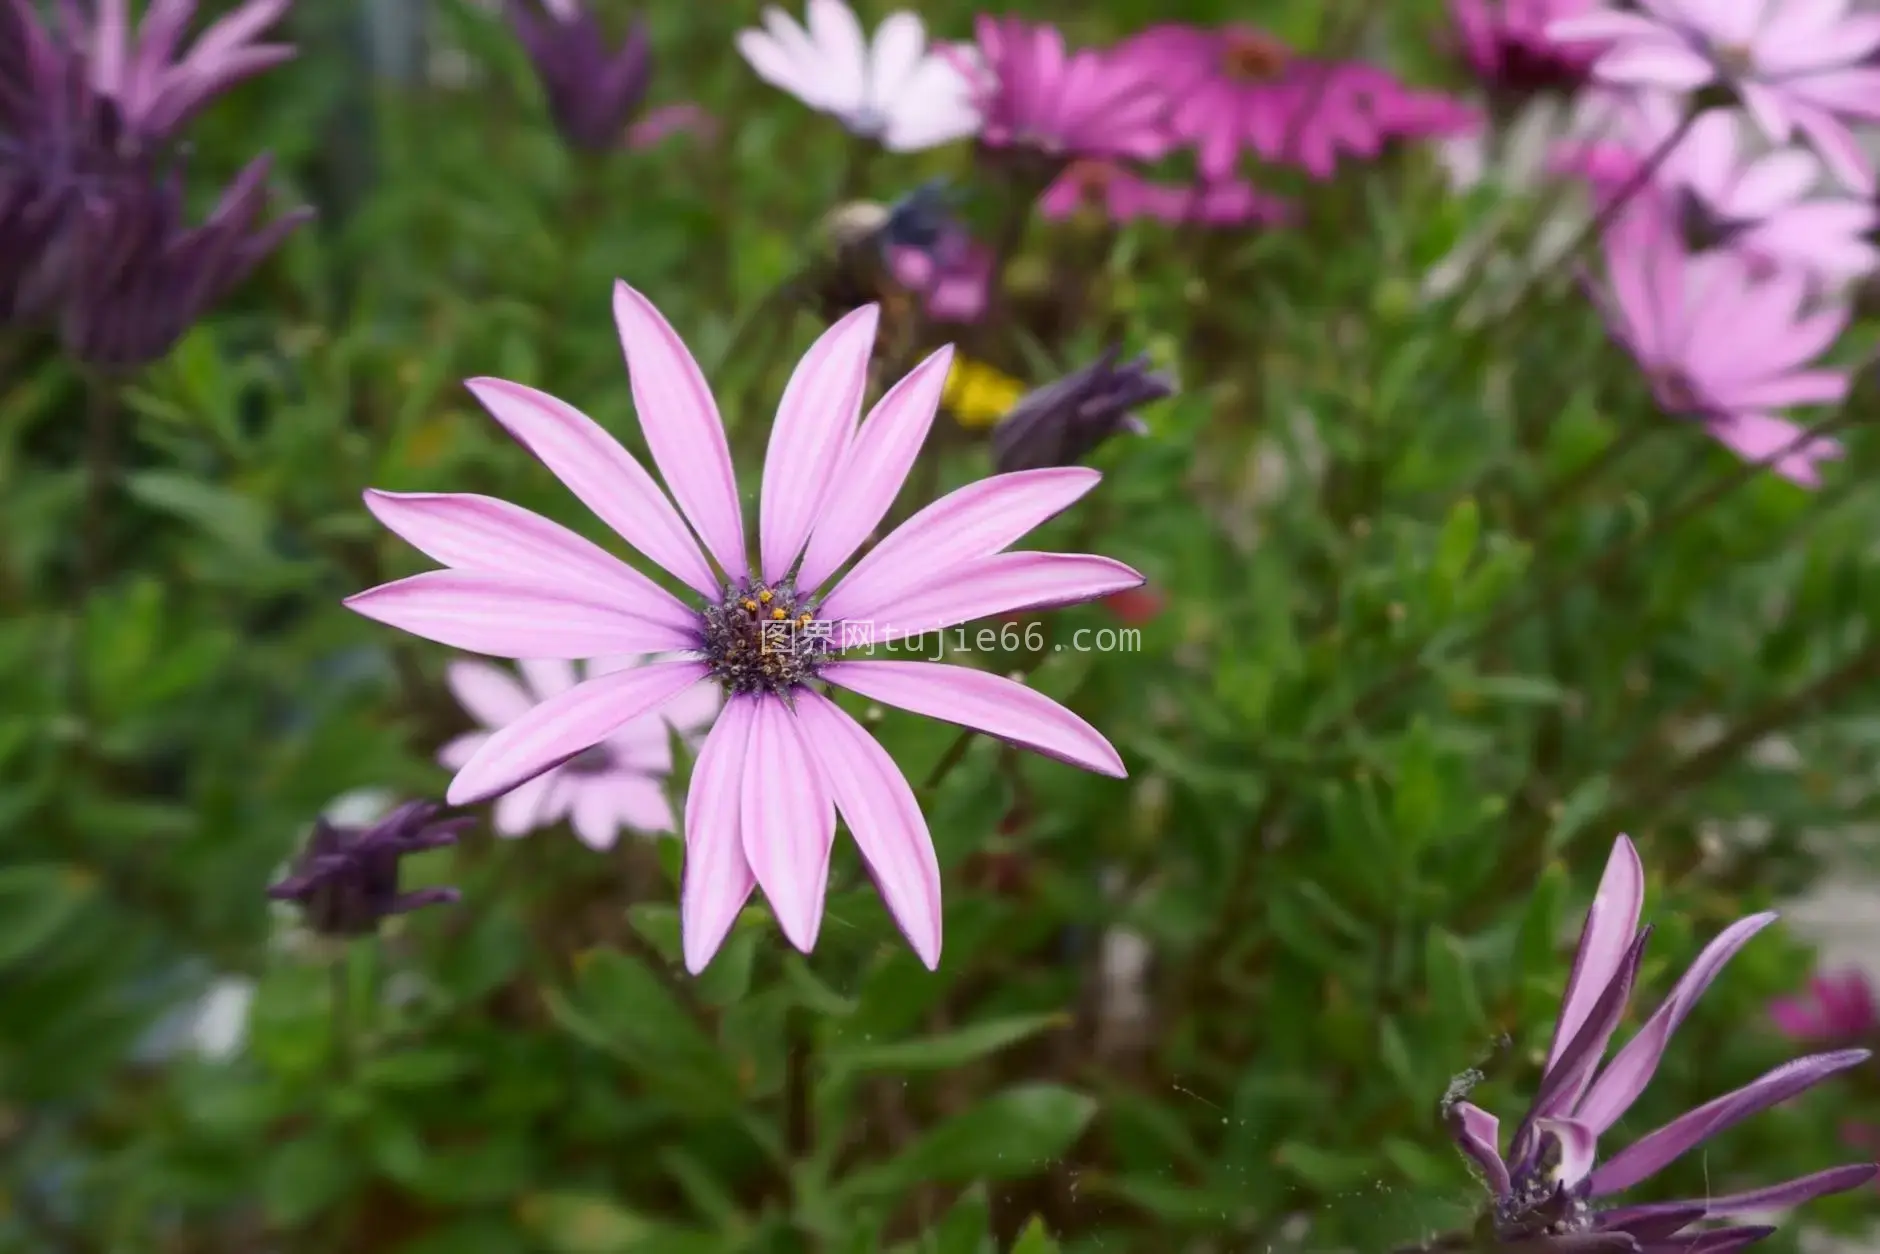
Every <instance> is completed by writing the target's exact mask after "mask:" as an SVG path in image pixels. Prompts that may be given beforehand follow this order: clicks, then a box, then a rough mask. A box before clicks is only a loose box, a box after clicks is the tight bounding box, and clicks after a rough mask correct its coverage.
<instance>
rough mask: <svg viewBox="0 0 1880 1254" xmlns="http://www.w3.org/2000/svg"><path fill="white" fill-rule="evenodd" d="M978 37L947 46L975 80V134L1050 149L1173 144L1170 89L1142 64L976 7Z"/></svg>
mask: <svg viewBox="0 0 1880 1254" xmlns="http://www.w3.org/2000/svg"><path fill="white" fill-rule="evenodd" d="M974 34H975V35H976V36H977V38H978V41H979V42H978V45H977V47H976V48H971V49H958V48H956V49H953V50H951V51H952V55H953V58H954V63H955V64H956V65H958V66H959V67H960V69H961V70H962V71H963V72H965V73H966V74H967V75H969V77H970V78H971V79H972V81H973V82H974V83H975V85H976V91H975V102H976V104H977V107H978V111H979V115H980V117H981V119H982V123H981V129H980V132H979V140H980V142H981V143H982V144H984V145H986V146H987V147H989V148H1022V149H1028V150H1031V151H1033V152H1037V153H1041V154H1043V155H1045V156H1048V157H1055V158H1066V159H1068V158H1073V157H1135V158H1137V159H1139V160H1153V159H1154V158H1156V157H1160V156H1162V155H1164V154H1165V153H1167V152H1168V151H1169V150H1170V149H1171V148H1172V147H1174V141H1173V139H1172V138H1171V136H1170V135H1169V133H1168V130H1167V128H1166V127H1165V126H1164V125H1163V115H1164V114H1165V113H1166V111H1167V108H1168V97H1167V95H1166V93H1165V92H1164V91H1163V88H1162V86H1161V85H1160V84H1159V83H1158V82H1156V81H1154V80H1153V79H1151V78H1150V77H1148V76H1147V75H1145V74H1144V73H1142V67H1140V66H1138V65H1137V64H1135V63H1134V62H1133V61H1130V60H1128V59H1125V58H1119V57H1118V56H1116V55H1115V54H1114V53H1112V52H1108V51H1103V50H1100V49H1095V48H1079V49H1077V50H1076V51H1074V52H1073V51H1069V50H1067V49H1066V48H1065V46H1064V35H1063V32H1061V31H1059V30H1058V29H1057V28H1056V27H1055V26H1045V25H1041V24H1038V25H1034V24H1033V23H1031V22H1026V21H1023V20H1021V19H1019V18H1015V17H1007V18H997V17H992V16H990V15H988V14H983V13H982V14H980V15H979V17H978V18H977V19H976V21H975V23H974Z"/></svg>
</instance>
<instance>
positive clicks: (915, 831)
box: [796, 689, 942, 971]
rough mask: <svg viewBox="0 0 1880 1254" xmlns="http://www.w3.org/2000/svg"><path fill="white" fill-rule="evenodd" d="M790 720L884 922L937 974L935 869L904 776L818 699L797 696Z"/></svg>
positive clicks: (810, 694) (879, 749) (817, 696)
mask: <svg viewBox="0 0 1880 1254" xmlns="http://www.w3.org/2000/svg"><path fill="white" fill-rule="evenodd" d="M796 717H797V721H798V724H799V725H800V726H801V728H802V731H803V743H804V744H806V745H807V746H808V747H809V751H810V755H811V756H812V757H814V758H815V759H816V761H817V763H818V764H819V765H820V766H821V768H822V771H823V775H824V776H825V778H827V780H828V782H829V787H830V789H831V791H833V792H834V793H835V801H836V807H837V809H839V810H841V812H842V817H843V818H844V819H845V820H846V821H847V822H848V825H849V834H850V835H852V836H854V838H855V843H856V845H857V846H858V847H859V848H860V849H861V851H862V857H863V858H864V859H865V860H866V861H867V863H868V869H869V871H870V872H871V873H872V875H873V876H874V880H875V887H876V888H877V889H878V890H879V891H880V893H881V900H882V904H883V905H885V906H886V907H887V909H888V916H889V917H890V918H892V919H893V920H894V922H895V924H896V926H898V927H899V928H900V929H901V935H903V936H905V937H906V938H907V943H908V944H909V945H911V946H912V947H913V949H914V953H915V954H916V955H917V956H918V957H919V958H920V960H921V962H923V963H924V964H926V967H927V969H928V970H929V971H933V970H937V969H939V966H940V929H941V922H942V912H941V905H940V862H939V859H938V858H937V857H936V856H935V855H934V848H933V837H932V836H931V835H930V834H929V833H928V831H927V820H926V818H925V817H924V816H923V815H922V814H921V812H920V803H919V802H918V801H916V800H915V798H914V790H913V789H912V788H911V787H909V786H908V782H907V777H906V776H904V775H902V774H901V768H900V767H898V766H896V765H895V763H894V759H893V758H891V757H889V756H888V753H887V751H886V750H885V749H883V748H882V747H881V746H880V745H879V744H877V743H876V741H875V738H874V737H873V736H870V735H869V734H868V732H867V731H865V730H864V729H863V727H862V725H861V724H860V723H857V722H856V721H855V720H854V719H852V718H850V717H849V716H848V715H847V714H846V713H844V712H843V711H842V708H841V707H840V706H838V705H836V704H835V703H834V702H833V701H831V700H829V698H827V697H825V696H823V695H822V694H821V693H818V692H814V691H811V690H807V689H806V690H804V691H803V692H800V693H798V694H797V698H796Z"/></svg>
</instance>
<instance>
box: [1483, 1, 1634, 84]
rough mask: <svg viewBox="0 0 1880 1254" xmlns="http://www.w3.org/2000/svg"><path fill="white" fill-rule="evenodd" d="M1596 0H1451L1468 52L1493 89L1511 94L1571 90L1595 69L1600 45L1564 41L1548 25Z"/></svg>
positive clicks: (1583, 81) (1581, 9) (1574, 13)
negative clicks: (1548, 28)
mask: <svg viewBox="0 0 1880 1254" xmlns="http://www.w3.org/2000/svg"><path fill="white" fill-rule="evenodd" d="M1595 2H1596V0H1450V6H1449V11H1450V16H1451V17H1452V18H1453V19H1454V20H1455V23H1456V31H1457V34H1459V35H1460V36H1461V38H1462V51H1463V55H1464V56H1466V57H1468V59H1469V64H1470V65H1471V66H1472V67H1473V68H1474V70H1475V72H1476V75H1477V76H1478V77H1480V78H1481V79H1482V81H1483V82H1484V83H1486V84H1487V85H1488V86H1489V88H1490V89H1491V90H1493V91H1496V92H1500V93H1505V94H1506V95H1509V96H1517V97H1521V96H1532V95H1538V94H1540V93H1542V92H1550V91H1552V92H1561V93H1566V94H1571V93H1573V92H1575V91H1578V90H1579V88H1580V86H1581V85H1582V84H1584V83H1585V82H1586V79H1587V75H1588V74H1589V73H1590V72H1591V70H1592V67H1593V61H1594V60H1595V59H1596V58H1597V57H1598V56H1599V54H1600V52H1601V49H1600V47H1599V46H1598V45H1596V44H1585V43H1562V42H1561V41H1559V40H1557V39H1554V38H1552V37H1550V36H1549V35H1548V33H1547V27H1548V25H1549V23H1551V22H1553V21H1555V20H1557V19H1559V18H1563V17H1572V16H1575V15H1577V14H1579V13H1583V12H1585V11H1586V10H1587V9H1589V8H1591V7H1592V6H1593V4H1594V3H1595Z"/></svg>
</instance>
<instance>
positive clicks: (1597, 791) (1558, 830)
mask: <svg viewBox="0 0 1880 1254" xmlns="http://www.w3.org/2000/svg"><path fill="white" fill-rule="evenodd" d="M1611 795H1612V777H1611V776H1609V775H1595V776H1593V777H1592V778H1591V779H1588V780H1586V781H1585V782H1584V783H1582V784H1581V785H1580V786H1579V787H1578V788H1575V789H1574V790H1573V791H1572V792H1571V793H1569V794H1568V795H1567V799H1566V800H1565V801H1564V802H1562V803H1561V805H1560V812H1559V813H1558V814H1556V815H1555V816H1554V821H1553V825H1552V826H1550V827H1549V828H1548V829H1547V835H1546V836H1545V837H1544V838H1543V839H1542V841H1541V848H1542V850H1543V851H1544V852H1545V853H1546V854H1547V855H1548V856H1550V857H1551V856H1552V855H1554V854H1557V853H1559V852H1560V851H1561V850H1562V849H1563V848H1565V847H1566V845H1567V844H1568V843H1569V842H1571V841H1572V840H1573V838H1574V837H1575V836H1577V835H1579V834H1580V832H1581V830H1582V829H1583V828H1585V827H1586V825H1587V824H1589V823H1591V822H1592V821H1593V820H1594V819H1595V818H1598V817H1599V816H1600V815H1601V814H1603V813H1604V812H1605V809H1606V801H1607V799H1608V798H1609V797H1611Z"/></svg>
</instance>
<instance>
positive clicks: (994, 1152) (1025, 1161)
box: [835, 1084, 1097, 1198]
mask: <svg viewBox="0 0 1880 1254" xmlns="http://www.w3.org/2000/svg"><path fill="white" fill-rule="evenodd" d="M1096 1113H1097V1103H1096V1102H1095V1101H1094V1100H1092V1099H1091V1098H1089V1097H1087V1096H1085V1095H1084V1094H1082V1093H1077V1092H1073V1091H1072V1090H1070V1089H1066V1088H1061V1087H1059V1086H1057V1085H1054V1084H1024V1085H1018V1086H1016V1087H1013V1088H1009V1089H1006V1090H1005V1091H1004V1092H1002V1093H999V1094H997V1095H995V1096H993V1097H991V1098H988V1099H987V1100H986V1101H984V1102H982V1103H980V1104H979V1105H978V1106H975V1107H973V1108H972V1109H971V1110H968V1111H966V1112H964V1113H963V1114H959V1115H955V1116H953V1118H951V1119H948V1120H947V1121H946V1122H944V1123H942V1124H941V1125H940V1126H939V1127H937V1128H935V1129H933V1130H932V1131H931V1132H929V1133H927V1134H926V1136H924V1137H922V1138H921V1139H920V1140H918V1141H916V1142H914V1144H912V1145H910V1146H909V1147H908V1148H907V1149H905V1150H903V1151H902V1152H901V1153H900V1154H899V1155H898V1156H896V1157H895V1158H894V1159H893V1160H892V1161H890V1162H887V1163H884V1164H882V1165H880V1166H878V1167H874V1168H869V1169H866V1170H864V1171H862V1172H860V1173H858V1174H856V1175H853V1176H851V1177H849V1178H848V1179H847V1180H845V1181H843V1182H842V1183H840V1184H838V1185H837V1186H836V1189H835V1195H836V1196H837V1197H838V1198H858V1197H874V1196H894V1195H898V1194H900V1193H902V1192H903V1191H905V1190H907V1189H909V1188H913V1187H915V1186H917V1185H922V1184H936V1183H948V1182H965V1181H971V1180H1009V1179H1014V1178H1017V1177H1022V1176H1027V1175H1030V1174H1032V1173H1033V1172H1036V1171H1038V1170H1041V1169H1042V1168H1044V1167H1046V1166H1048V1165H1050V1164H1051V1163H1053V1162H1055V1161H1057V1160H1058V1159H1059V1158H1061V1157H1063V1155H1064V1154H1065V1153H1066V1152H1067V1151H1068V1150H1069V1149H1070V1147H1071V1146H1072V1145H1075V1144H1076V1143H1077V1138H1078V1137H1080V1136H1082V1135H1083V1133H1084V1129H1085V1128H1086V1127H1088V1126H1089V1124H1090V1120H1091V1119H1092V1118H1093V1117H1095V1115H1096Z"/></svg>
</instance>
